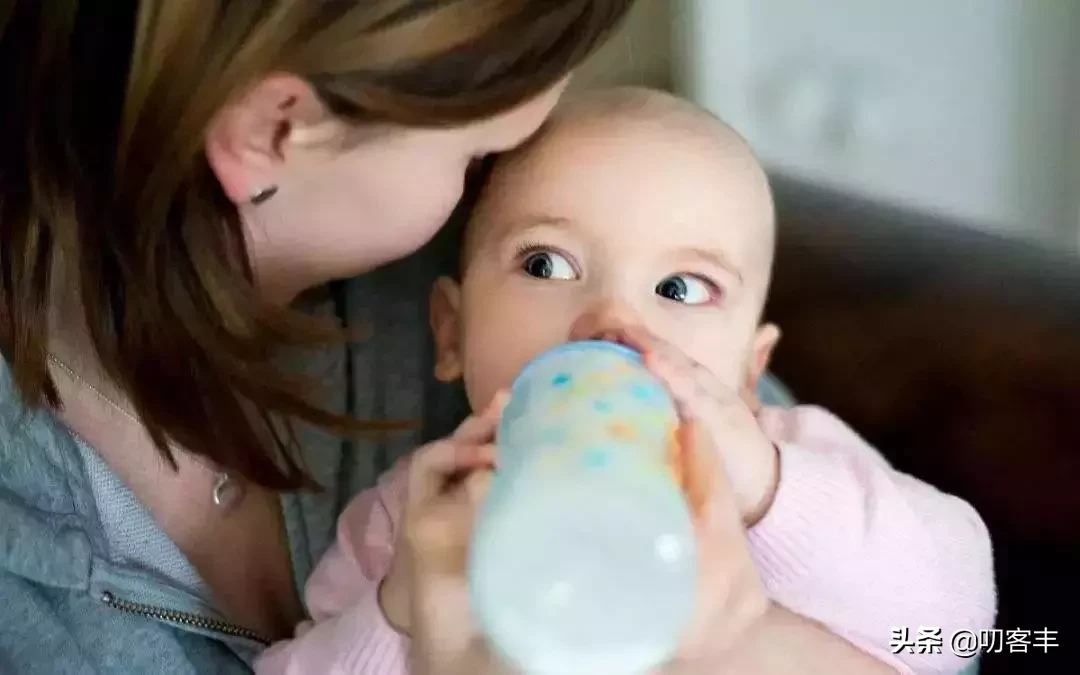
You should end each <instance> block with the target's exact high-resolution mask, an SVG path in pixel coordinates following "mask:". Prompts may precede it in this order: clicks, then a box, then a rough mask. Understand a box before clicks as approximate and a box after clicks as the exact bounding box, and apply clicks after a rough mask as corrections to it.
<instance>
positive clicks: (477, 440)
mask: <svg viewBox="0 0 1080 675" xmlns="http://www.w3.org/2000/svg"><path fill="white" fill-rule="evenodd" d="M508 400H509V394H508V393H507V392H505V391H500V392H498V393H497V394H495V397H494V398H492V400H491V403H489V404H488V407H487V408H486V409H484V411H483V412H481V413H478V414H475V415H470V416H469V417H468V418H467V419H466V420H465V421H464V422H462V423H461V425H460V426H458V428H457V430H455V431H454V433H453V434H451V436H450V437H451V438H452V439H454V440H455V441H458V442H460V443H473V444H481V443H490V442H492V441H493V440H494V439H495V430H496V429H498V427H499V418H500V417H501V416H502V411H503V408H505V407H506V402H507V401H508Z"/></svg>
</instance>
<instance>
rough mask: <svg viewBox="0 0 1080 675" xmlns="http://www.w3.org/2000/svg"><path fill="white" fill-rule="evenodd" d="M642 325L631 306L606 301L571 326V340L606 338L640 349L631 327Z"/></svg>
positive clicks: (609, 340)
mask: <svg viewBox="0 0 1080 675" xmlns="http://www.w3.org/2000/svg"><path fill="white" fill-rule="evenodd" d="M640 325H641V322H640V320H639V319H638V318H637V317H636V316H635V315H634V313H633V312H632V311H631V310H630V309H629V308H627V307H624V306H622V305H618V304H614V303H606V304H604V305H602V306H600V307H597V308H595V309H593V310H590V311H588V312H586V313H584V314H582V315H581V316H580V317H578V319H577V321H575V322H574V325H573V326H571V328H570V340H572V341H574V340H606V341H608V342H615V343H618V344H622V345H627V346H628V347H633V348H635V349H638V348H639V345H636V344H634V342H635V341H634V340H633V338H632V334H631V333H632V331H631V330H630V329H632V328H635V327H638V326H640Z"/></svg>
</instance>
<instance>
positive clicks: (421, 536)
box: [412, 471, 491, 575]
mask: <svg viewBox="0 0 1080 675" xmlns="http://www.w3.org/2000/svg"><path fill="white" fill-rule="evenodd" d="M490 480H491V472H490V471H475V472H473V473H471V474H469V475H468V476H467V477H465V479H464V480H462V481H461V482H459V483H458V484H457V485H455V486H454V487H452V488H450V489H449V490H447V491H446V492H445V493H443V494H441V495H439V496H438V497H436V498H435V499H433V500H431V501H430V502H428V503H427V504H426V505H424V507H423V508H422V510H421V511H420V513H419V514H418V515H417V517H416V519H415V521H414V523H413V528H412V536H413V538H414V540H413V542H412V545H413V549H414V551H416V552H417V553H418V556H417V562H416V565H417V567H418V568H422V569H423V571H424V572H426V573H428V574H440V575H463V574H464V573H465V565H466V561H467V558H468V550H469V541H470V539H471V537H472V529H473V524H474V522H475V520H476V513H477V509H478V508H479V506H480V503H481V502H482V501H483V499H484V496H485V495H486V494H487V490H488V485H489V483H490Z"/></svg>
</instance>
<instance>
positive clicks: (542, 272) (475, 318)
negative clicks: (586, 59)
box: [432, 118, 776, 410]
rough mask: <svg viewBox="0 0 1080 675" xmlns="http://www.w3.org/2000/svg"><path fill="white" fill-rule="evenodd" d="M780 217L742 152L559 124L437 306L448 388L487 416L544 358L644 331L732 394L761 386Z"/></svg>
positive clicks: (522, 159) (502, 186)
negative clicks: (775, 222) (571, 346)
mask: <svg viewBox="0 0 1080 675" xmlns="http://www.w3.org/2000/svg"><path fill="white" fill-rule="evenodd" d="M772 217H773V216H772V204H771V199H770V197H769V193H768V188H767V185H766V183H765V179H764V177H763V176H762V174H761V172H760V169H759V168H758V166H757V164H756V162H755V161H754V160H753V158H752V157H751V156H750V154H749V152H748V151H746V149H745V148H743V147H742V145H741V143H739V142H738V141H737V140H735V139H734V138H733V137H728V138H716V137H714V135H713V134H704V133H701V130H700V129H698V130H696V131H695V130H694V129H690V128H683V129H675V130H672V129H670V128H665V127H664V126H661V125H659V124H657V123H640V122H630V123H611V122H609V121H606V120H604V119H585V120H580V121H577V120H573V119H572V118H571V119H569V120H563V121H558V122H556V123H555V126H554V128H553V129H552V130H550V131H548V132H546V133H545V134H544V135H543V136H542V138H541V139H540V140H539V141H538V142H537V143H536V144H534V145H533V146H532V147H530V148H528V149H527V150H525V151H524V152H523V153H520V154H519V155H517V156H515V157H513V158H511V159H509V160H506V161H503V162H502V163H501V164H500V166H499V167H497V169H496V171H495V173H494V175H493V176H492V179H491V182H490V183H489V185H488V187H487V190H486V195H485V197H484V199H483V200H482V202H481V204H480V205H479V206H478V209H477V212H476V214H475V217H474V219H473V222H472V223H471V224H470V231H469V233H468V235H467V238H466V244H465V246H466V249H465V251H464V263H463V276H462V282H461V284H460V286H459V285H458V284H456V283H454V282H452V281H450V280H449V279H442V280H440V282H439V284H437V287H436V289H435V291H434V294H433V298H432V322H433V327H434V329H435V334H436V343H437V346H438V363H437V366H436V375H437V376H438V377H440V379H444V380H453V379H456V378H457V377H462V376H463V377H464V378H465V385H466V390H467V392H468V396H469V401H470V403H471V405H472V407H473V409H474V410H478V409H482V408H483V407H484V406H485V405H486V404H487V403H488V402H489V401H490V400H491V398H492V396H493V395H494V394H495V393H496V392H497V391H498V390H499V389H502V388H506V387H509V385H510V384H511V383H512V382H513V379H514V377H515V376H516V375H517V373H518V372H519V371H520V370H521V368H522V367H523V366H524V365H525V364H526V363H527V362H528V361H529V360H531V359H532V358H534V357H535V356H537V355H539V354H540V353H541V352H543V351H545V350H547V349H549V348H551V347H555V346H557V345H559V344H562V343H564V342H566V341H568V340H573V339H588V338H599V339H618V338H619V337H620V335H621V333H622V331H624V330H625V329H626V328H627V327H630V326H641V327H644V328H646V329H647V330H649V331H650V332H652V333H654V334H656V335H658V336H659V337H661V338H663V339H665V340H668V341H670V342H672V343H674V344H675V345H677V346H678V347H680V348H681V349H682V350H683V351H684V352H685V353H686V354H687V355H689V356H690V357H692V358H694V359H696V360H697V361H698V362H700V363H701V364H703V365H704V366H706V367H707V368H709V369H710V370H712V371H713V373H715V374H716V375H717V376H718V377H719V378H720V379H721V380H722V381H723V382H724V383H725V384H727V385H729V386H731V387H732V388H734V389H741V388H743V387H747V386H754V385H755V384H756V379H757V376H758V375H759V374H760V372H761V370H762V369H763V368H764V366H765V364H766V362H767V360H768V355H769V352H770V350H771V348H772V345H773V343H774V342H775V339H776V332H775V329H772V328H771V327H767V328H763V329H759V328H758V322H759V319H760V314H761V310H762V306H763V304H764V299H765V293H766V290H767V287H768V278H769V273H770V266H771V258H772V231H771V228H772Z"/></svg>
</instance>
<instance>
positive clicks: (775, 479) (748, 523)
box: [743, 443, 780, 529]
mask: <svg viewBox="0 0 1080 675" xmlns="http://www.w3.org/2000/svg"><path fill="white" fill-rule="evenodd" d="M769 449H770V451H771V452H768V453H766V456H767V457H768V461H767V462H766V464H765V465H764V468H763V474H764V476H765V478H764V479H763V480H762V485H763V489H762V491H761V492H760V493H759V494H758V497H757V499H756V500H754V501H753V502H752V503H750V504H748V505H747V508H746V509H744V511H743V525H744V526H745V527H746V528H747V529H750V528H751V527H754V526H755V525H757V524H758V523H760V522H761V521H762V520H763V519H764V518H765V516H766V515H767V514H768V513H769V509H771V508H772V505H773V502H775V501H776V493H777V491H778V490H779V489H780V449H779V448H777V447H776V445H775V444H773V443H769Z"/></svg>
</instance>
